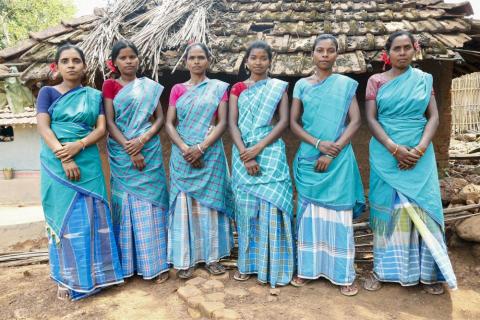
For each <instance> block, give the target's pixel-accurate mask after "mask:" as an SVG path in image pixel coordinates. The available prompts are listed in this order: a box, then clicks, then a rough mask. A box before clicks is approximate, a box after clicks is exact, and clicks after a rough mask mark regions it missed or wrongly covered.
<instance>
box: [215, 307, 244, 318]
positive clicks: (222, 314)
mask: <svg viewBox="0 0 480 320" xmlns="http://www.w3.org/2000/svg"><path fill="white" fill-rule="evenodd" d="M213 319H215V320H238V319H242V316H241V315H240V314H239V313H238V312H237V311H235V310H232V309H220V310H217V311H214V312H213Z"/></svg>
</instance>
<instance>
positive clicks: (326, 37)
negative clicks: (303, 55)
mask: <svg viewBox="0 0 480 320" xmlns="http://www.w3.org/2000/svg"><path fill="white" fill-rule="evenodd" d="M323 40H330V41H332V42H333V44H334V45H335V50H336V51H338V40H337V38H335V36H333V35H331V34H329V33H324V34H321V35H319V36H318V37H317V38H316V39H315V41H314V42H313V49H312V51H315V48H316V47H317V46H318V44H319V43H320V41H323Z"/></svg>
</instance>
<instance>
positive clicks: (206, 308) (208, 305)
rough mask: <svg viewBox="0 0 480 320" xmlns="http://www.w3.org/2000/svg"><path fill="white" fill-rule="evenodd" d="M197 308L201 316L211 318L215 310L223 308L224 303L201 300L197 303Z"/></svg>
mask: <svg viewBox="0 0 480 320" xmlns="http://www.w3.org/2000/svg"><path fill="white" fill-rule="evenodd" d="M198 308H199V309H200V312H201V313H202V315H203V316H205V317H208V318H211V317H212V316H213V313H214V312H215V311H217V310H221V309H225V304H223V302H217V301H203V302H201V303H200V304H199V305H198Z"/></svg>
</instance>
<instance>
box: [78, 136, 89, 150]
mask: <svg viewBox="0 0 480 320" xmlns="http://www.w3.org/2000/svg"><path fill="white" fill-rule="evenodd" d="M78 142H80V143H81V144H82V150H85V147H86V146H87V144H86V143H85V142H84V141H83V139H80V140H78Z"/></svg>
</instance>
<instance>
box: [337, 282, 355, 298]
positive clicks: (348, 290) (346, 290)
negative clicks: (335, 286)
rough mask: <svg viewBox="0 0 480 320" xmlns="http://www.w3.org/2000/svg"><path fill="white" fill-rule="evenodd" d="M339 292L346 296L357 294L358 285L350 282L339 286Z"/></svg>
mask: <svg viewBox="0 0 480 320" xmlns="http://www.w3.org/2000/svg"><path fill="white" fill-rule="evenodd" d="M340 292H341V293H342V294H343V295H344V296H347V297H352V296H355V295H357V293H358V287H357V286H356V285H355V284H351V285H348V286H340Z"/></svg>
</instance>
